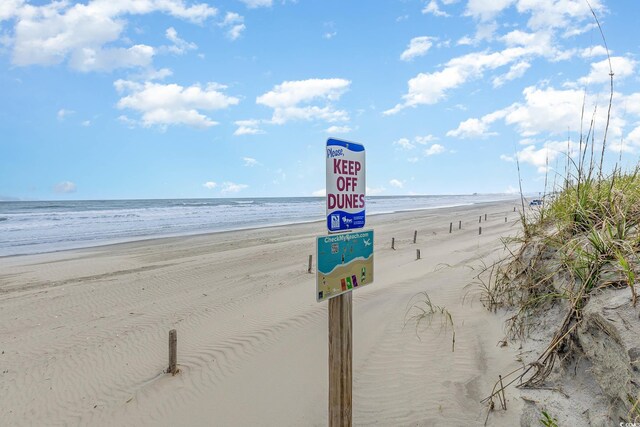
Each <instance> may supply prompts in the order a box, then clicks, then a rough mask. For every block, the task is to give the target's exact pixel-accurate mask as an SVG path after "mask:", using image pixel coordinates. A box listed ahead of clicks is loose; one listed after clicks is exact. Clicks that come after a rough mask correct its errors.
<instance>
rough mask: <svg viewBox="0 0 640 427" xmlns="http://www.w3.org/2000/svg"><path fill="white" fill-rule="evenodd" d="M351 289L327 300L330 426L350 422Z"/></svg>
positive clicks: (349, 424)
mask: <svg viewBox="0 0 640 427" xmlns="http://www.w3.org/2000/svg"><path fill="white" fill-rule="evenodd" d="M351 307H352V306H351V292H347V293H345V294H342V295H338V296H337V297H334V298H331V299H330V300H329V426H330V427H337V426H340V427H343V426H351V402H352V399H351V384H352V383H351V381H352V377H351V375H352V363H351V360H352V359H351V358H352V336H351V335H352V334H351V332H352V328H353V325H352V317H351V314H352V309H351Z"/></svg>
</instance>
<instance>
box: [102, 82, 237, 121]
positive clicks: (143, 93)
mask: <svg viewBox="0 0 640 427" xmlns="http://www.w3.org/2000/svg"><path fill="white" fill-rule="evenodd" d="M114 86H115V87H116V89H117V91H118V92H119V93H120V94H126V95H125V96H124V97H122V98H120V100H119V101H118V108H119V109H131V110H134V111H137V112H139V113H140V114H142V117H141V123H142V125H143V126H145V127H150V126H161V127H164V126H167V125H177V124H184V125H188V126H193V127H200V128H203V127H209V126H214V125H216V124H217V123H216V122H215V121H213V120H211V119H210V118H209V117H207V116H206V115H204V114H202V113H201V112H200V110H208V111H210V110H220V109H225V108H228V107H229V106H231V105H236V104H238V102H239V100H238V98H234V97H232V96H227V95H225V94H224V93H222V92H221V90H223V89H225V88H226V86H223V85H219V84H217V83H208V84H207V86H206V87H204V88H202V87H201V86H199V85H197V84H196V85H192V86H189V87H182V86H180V85H178V84H175V83H172V84H160V83H153V82H145V83H144V84H142V83H136V82H132V81H128V80H117V81H116V82H115V83H114Z"/></svg>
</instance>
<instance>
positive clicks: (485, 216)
mask: <svg viewBox="0 0 640 427" xmlns="http://www.w3.org/2000/svg"><path fill="white" fill-rule="evenodd" d="M484 222H487V214H484Z"/></svg>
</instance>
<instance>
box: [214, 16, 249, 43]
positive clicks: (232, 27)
mask: <svg viewBox="0 0 640 427" xmlns="http://www.w3.org/2000/svg"><path fill="white" fill-rule="evenodd" d="M218 25H220V27H222V28H226V29H227V37H228V38H229V39H231V40H237V39H238V38H239V37H240V36H241V35H242V32H243V31H244V30H245V29H246V28H247V27H246V26H245V25H244V17H243V16H241V15H239V14H237V13H235V12H227V14H226V15H225V17H224V21H222V22H221V23H220V24H218Z"/></svg>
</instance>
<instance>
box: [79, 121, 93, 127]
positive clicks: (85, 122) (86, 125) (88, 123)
mask: <svg viewBox="0 0 640 427" xmlns="http://www.w3.org/2000/svg"><path fill="white" fill-rule="evenodd" d="M81 124H82V126H84V127H89V126H91V120H85V121H83V122H82V123H81Z"/></svg>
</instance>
